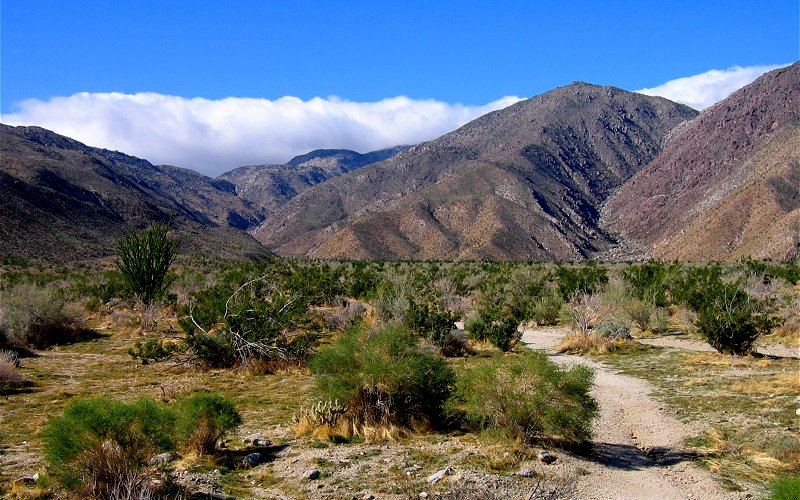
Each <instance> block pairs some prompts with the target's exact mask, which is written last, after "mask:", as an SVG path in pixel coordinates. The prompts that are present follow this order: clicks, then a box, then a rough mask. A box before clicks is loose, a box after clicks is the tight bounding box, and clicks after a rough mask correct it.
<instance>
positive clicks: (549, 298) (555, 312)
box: [528, 288, 564, 325]
mask: <svg viewBox="0 0 800 500" xmlns="http://www.w3.org/2000/svg"><path fill="white" fill-rule="evenodd" d="M563 305H564V300H563V299H562V298H561V295H560V294H559V293H558V291H557V290H555V289H554V288H548V289H546V290H544V291H543V292H542V294H541V295H539V296H538V297H537V298H536V299H535V300H534V301H533V304H532V306H531V310H530V318H528V319H532V320H533V321H535V322H536V324H537V325H555V324H558V319H559V313H560V311H561V306H563Z"/></svg>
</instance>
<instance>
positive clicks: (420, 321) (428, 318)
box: [407, 302, 458, 349]
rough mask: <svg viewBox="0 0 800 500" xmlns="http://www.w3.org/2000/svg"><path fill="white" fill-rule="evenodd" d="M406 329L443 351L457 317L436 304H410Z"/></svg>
mask: <svg viewBox="0 0 800 500" xmlns="http://www.w3.org/2000/svg"><path fill="white" fill-rule="evenodd" d="M407 317H408V327H409V328H410V329H411V330H413V331H415V332H417V333H419V334H420V335H422V336H423V337H426V338H427V339H429V340H430V341H431V342H432V343H433V344H434V345H436V346H437V347H439V349H443V348H444V347H445V346H446V345H447V343H448V342H449V341H450V332H452V331H453V329H454V328H455V322H456V320H458V315H456V314H455V313H454V312H453V311H449V310H447V309H444V308H442V307H441V306H439V305H438V304H436V303H429V302H423V303H418V302H411V303H410V304H409V306H408V315H407Z"/></svg>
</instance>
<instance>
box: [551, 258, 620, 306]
mask: <svg viewBox="0 0 800 500" xmlns="http://www.w3.org/2000/svg"><path fill="white" fill-rule="evenodd" d="M556 276H557V277H558V291H559V293H561V297H562V298H563V299H564V300H570V299H571V298H572V297H573V296H575V294H576V293H577V294H590V295H591V294H594V293H595V292H598V291H600V289H601V288H602V287H603V285H605V284H606V283H607V282H608V271H606V269H605V268H603V267H599V266H597V265H595V264H594V263H590V264H589V265H587V266H583V267H564V266H559V268H558V269H557V270H556Z"/></svg>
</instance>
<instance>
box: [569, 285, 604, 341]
mask: <svg viewBox="0 0 800 500" xmlns="http://www.w3.org/2000/svg"><path fill="white" fill-rule="evenodd" d="M601 307H602V301H601V299H600V296H599V295H590V294H587V293H580V292H578V293H575V294H574V295H573V296H572V297H571V298H570V300H569V302H568V303H567V304H564V307H563V308H562V314H563V315H564V316H565V319H566V320H567V322H569V324H570V325H571V326H572V329H573V330H574V331H575V332H577V333H580V334H582V335H588V334H589V331H590V330H591V329H592V326H594V324H595V323H596V322H597V320H598V319H599V316H600V309H601Z"/></svg>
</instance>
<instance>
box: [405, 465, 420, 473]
mask: <svg viewBox="0 0 800 500" xmlns="http://www.w3.org/2000/svg"><path fill="white" fill-rule="evenodd" d="M421 470H422V467H420V466H419V465H412V466H410V467H406V468H405V469H403V471H404V472H405V473H406V475H411V474H413V473H415V472H418V471H421Z"/></svg>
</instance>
